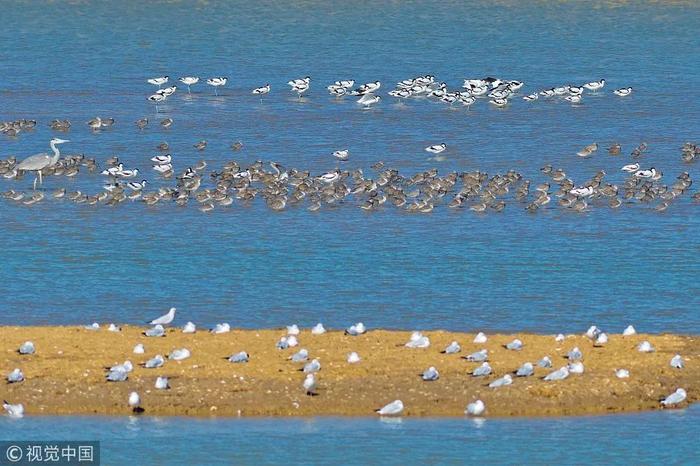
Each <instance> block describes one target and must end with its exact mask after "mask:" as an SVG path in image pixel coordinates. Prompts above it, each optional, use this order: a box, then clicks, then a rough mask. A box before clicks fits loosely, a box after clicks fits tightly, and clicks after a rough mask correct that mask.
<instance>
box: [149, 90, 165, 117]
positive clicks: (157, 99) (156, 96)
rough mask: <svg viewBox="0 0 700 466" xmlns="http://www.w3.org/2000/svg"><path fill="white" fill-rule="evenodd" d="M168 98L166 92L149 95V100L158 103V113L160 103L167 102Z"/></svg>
mask: <svg viewBox="0 0 700 466" xmlns="http://www.w3.org/2000/svg"><path fill="white" fill-rule="evenodd" d="M167 98H168V96H167V95H164V94H152V95H150V96H148V100H149V101H151V102H154V103H155V104H156V113H158V104H159V103H161V102H165V100H166V99H167ZM146 122H148V120H146Z"/></svg>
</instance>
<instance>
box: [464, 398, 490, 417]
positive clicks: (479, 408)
mask: <svg viewBox="0 0 700 466" xmlns="http://www.w3.org/2000/svg"><path fill="white" fill-rule="evenodd" d="M485 409H486V405H484V402H483V401H481V400H476V401H474V402H472V403H469V404H468V405H467V409H466V411H465V414H468V415H470V416H481V415H482V414H483V413H484V410H485Z"/></svg>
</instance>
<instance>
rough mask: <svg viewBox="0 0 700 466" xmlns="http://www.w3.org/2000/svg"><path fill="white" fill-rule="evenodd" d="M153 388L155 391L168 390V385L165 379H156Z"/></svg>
mask: <svg viewBox="0 0 700 466" xmlns="http://www.w3.org/2000/svg"><path fill="white" fill-rule="evenodd" d="M155 387H156V389H157V390H168V389H169V388H170V383H169V382H168V378H167V377H158V378H157V379H156V384H155Z"/></svg>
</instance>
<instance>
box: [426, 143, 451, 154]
mask: <svg viewBox="0 0 700 466" xmlns="http://www.w3.org/2000/svg"><path fill="white" fill-rule="evenodd" d="M445 149H447V144H445V143H444V142H443V143H442V144H434V145H432V146H428V147H426V148H425V150H426V152H430V153H432V154H439V153H440V152H444V150H445Z"/></svg>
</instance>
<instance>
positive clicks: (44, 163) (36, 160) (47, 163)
mask: <svg viewBox="0 0 700 466" xmlns="http://www.w3.org/2000/svg"><path fill="white" fill-rule="evenodd" d="M64 142H69V141H68V140H67V139H59V138H53V139H52V140H51V142H50V143H49V145H50V146H51V150H53V157H51V156H50V155H49V154H47V153H42V154H36V155H32V156H31V157H27V158H26V159H24V160H22V162H20V164H19V165H17V169H18V170H25V171H36V173H37V177H36V178H34V189H36V180H37V179H38V180H39V184H43V179H42V178H41V170H43V169H44V168H46V167H52V166H54V165H55V164H56V162H58V158H59V157H60V156H61V153H60V152H59V150H58V148H57V147H56V144H63V143H64Z"/></svg>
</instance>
